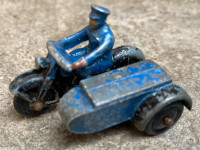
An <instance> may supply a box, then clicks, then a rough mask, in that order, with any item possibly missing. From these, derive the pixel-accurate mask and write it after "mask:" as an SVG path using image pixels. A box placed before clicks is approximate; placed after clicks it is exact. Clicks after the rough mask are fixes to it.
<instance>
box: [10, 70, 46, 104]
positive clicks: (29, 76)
mask: <svg viewBox="0 0 200 150" xmlns="http://www.w3.org/2000/svg"><path fill="white" fill-rule="evenodd" d="M41 72H42V70H36V69H32V70H30V71H27V72H25V73H22V74H20V75H18V76H17V77H16V78H15V79H14V80H13V81H12V82H11V83H10V85H9V90H10V92H11V93H13V94H14V95H15V96H18V97H21V98H23V99H25V100H27V101H28V102H32V101H33V100H32V99H31V98H29V96H28V95H27V94H26V93H25V92H26V91H28V90H30V89H32V88H35V87H38V86H40V85H41V84H42V82H43V77H42V73H41Z"/></svg>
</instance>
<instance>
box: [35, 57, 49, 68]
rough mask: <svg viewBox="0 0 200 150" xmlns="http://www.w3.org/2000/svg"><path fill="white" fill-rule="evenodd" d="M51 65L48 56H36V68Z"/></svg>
mask: <svg viewBox="0 0 200 150" xmlns="http://www.w3.org/2000/svg"><path fill="white" fill-rule="evenodd" d="M48 67H49V60H48V58H44V57H36V58H35V68H36V69H38V70H39V69H45V68H48Z"/></svg>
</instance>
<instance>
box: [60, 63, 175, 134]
mask: <svg viewBox="0 0 200 150" xmlns="http://www.w3.org/2000/svg"><path fill="white" fill-rule="evenodd" d="M169 85H172V81H171V78H170V77H169V76H168V75H167V73H166V72H165V71H164V70H163V69H162V68H160V67H159V66H158V65H157V64H155V63H154V62H152V61H150V60H145V61H143V62H139V63H135V64H132V65H129V66H126V67H122V68H119V69H115V70H112V71H109V72H106V73H103V74H100V75H97V76H94V77H91V78H88V79H84V80H82V81H81V82H80V85H78V86H77V87H75V88H74V89H72V90H70V91H69V92H68V93H66V94H65V95H64V96H63V97H62V98H61V100H60V105H59V106H60V107H59V108H60V109H59V110H60V114H61V117H62V119H63V120H64V123H65V124H66V127H67V129H68V130H69V131H71V132H74V133H93V132H96V131H100V130H103V129H106V128H108V127H111V126H114V125H116V124H119V123H121V122H124V121H127V120H130V119H132V117H133V116H134V113H135V112H136V110H137V108H138V106H139V105H140V104H141V103H142V101H144V99H145V98H146V97H147V96H148V95H152V94H154V93H155V91H156V90H159V89H161V88H164V87H166V86H169ZM64 110H65V111H64Z"/></svg>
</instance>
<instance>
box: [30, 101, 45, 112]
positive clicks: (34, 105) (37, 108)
mask: <svg viewBox="0 0 200 150" xmlns="http://www.w3.org/2000/svg"><path fill="white" fill-rule="evenodd" d="M31 106H32V109H33V110H34V111H41V110H42V109H43V106H44V103H43V102H42V101H36V102H33V103H32V104H31Z"/></svg>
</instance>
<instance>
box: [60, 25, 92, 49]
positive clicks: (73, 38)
mask: <svg viewBox="0 0 200 150" xmlns="http://www.w3.org/2000/svg"><path fill="white" fill-rule="evenodd" d="M86 28H87V27H85V28H84V29H82V30H80V31H79V32H77V33H75V34H72V35H70V36H68V37H64V38H62V39H61V40H59V41H58V42H59V45H60V46H62V47H63V48H64V49H70V48H72V47H74V46H76V45H78V44H80V43H82V42H84V41H86V40H88V36H87V31H86V30H87V29H86Z"/></svg>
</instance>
